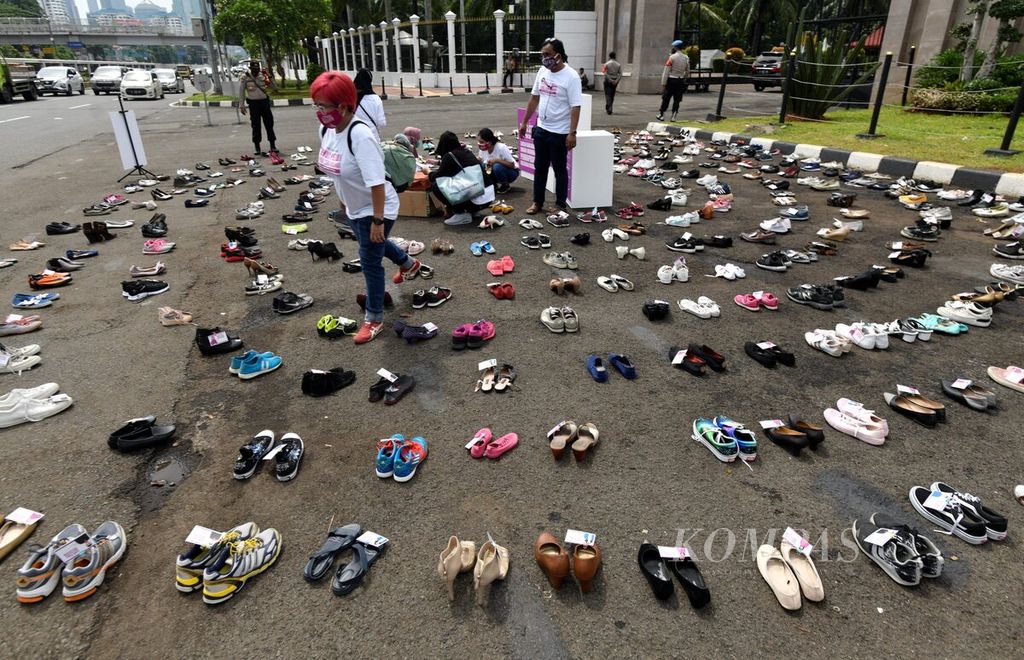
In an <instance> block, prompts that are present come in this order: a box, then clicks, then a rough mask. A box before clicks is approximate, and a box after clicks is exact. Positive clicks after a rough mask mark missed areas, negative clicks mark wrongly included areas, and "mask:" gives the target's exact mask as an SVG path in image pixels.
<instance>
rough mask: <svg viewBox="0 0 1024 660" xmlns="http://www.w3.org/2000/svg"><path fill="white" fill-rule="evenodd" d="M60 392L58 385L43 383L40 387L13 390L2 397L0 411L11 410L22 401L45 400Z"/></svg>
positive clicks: (0, 397)
mask: <svg viewBox="0 0 1024 660" xmlns="http://www.w3.org/2000/svg"><path fill="white" fill-rule="evenodd" d="M59 391H60V385H58V384H57V383H43V384H42V385H40V386H38V387H32V388H28V389H13V390H11V391H10V392H8V393H7V394H5V395H3V396H0V410H2V409H5V408H10V407H12V406H13V405H14V404H16V403H17V402H18V401H21V400H22V399H45V398H48V397H50V396H53V395H54V394H56V393H57V392H59Z"/></svg>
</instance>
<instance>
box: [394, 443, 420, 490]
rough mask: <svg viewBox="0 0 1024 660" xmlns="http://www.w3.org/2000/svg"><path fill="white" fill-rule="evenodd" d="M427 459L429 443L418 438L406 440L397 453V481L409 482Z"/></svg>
mask: <svg viewBox="0 0 1024 660" xmlns="http://www.w3.org/2000/svg"><path fill="white" fill-rule="evenodd" d="M426 459H427V441H426V440H424V439H423V438H421V437H419V436H416V437H415V438H413V439H412V440H406V441H405V442H404V443H403V444H402V448H401V449H399V450H398V451H396V452H395V481H409V480H410V479H412V478H413V475H415V474H416V467H417V466H418V465H419V464H420V463H422V462H423V461H425V460H426Z"/></svg>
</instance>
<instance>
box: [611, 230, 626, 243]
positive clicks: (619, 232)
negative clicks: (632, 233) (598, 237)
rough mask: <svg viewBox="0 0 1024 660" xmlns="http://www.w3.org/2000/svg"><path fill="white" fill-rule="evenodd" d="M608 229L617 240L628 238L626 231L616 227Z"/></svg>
mask: <svg viewBox="0 0 1024 660" xmlns="http://www.w3.org/2000/svg"><path fill="white" fill-rule="evenodd" d="M609 231H611V233H612V236H614V237H615V238H617V239H619V240H622V241H628V240H629V234H627V233H626V232H624V231H622V230H621V229H619V228H618V227H612V228H611V229H610V230H609Z"/></svg>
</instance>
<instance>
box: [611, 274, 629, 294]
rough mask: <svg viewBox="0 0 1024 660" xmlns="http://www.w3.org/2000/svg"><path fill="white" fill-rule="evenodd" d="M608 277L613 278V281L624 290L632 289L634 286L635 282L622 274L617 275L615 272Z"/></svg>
mask: <svg viewBox="0 0 1024 660" xmlns="http://www.w3.org/2000/svg"><path fill="white" fill-rule="evenodd" d="M608 277H609V278H611V280H612V282H615V284H616V285H618V287H619V288H620V289H622V290H623V291H632V290H633V288H634V287H633V283H632V282H630V281H629V280H627V279H626V278H625V277H623V276H622V275H616V274H615V273H612V274H611V275H609V276H608Z"/></svg>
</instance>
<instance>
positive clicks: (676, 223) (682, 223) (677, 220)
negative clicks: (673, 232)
mask: <svg viewBox="0 0 1024 660" xmlns="http://www.w3.org/2000/svg"><path fill="white" fill-rule="evenodd" d="M665 224H666V225H669V226H670V227H689V226H690V214H689V213H684V214H683V215H670V216H669V217H667V218H665Z"/></svg>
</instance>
